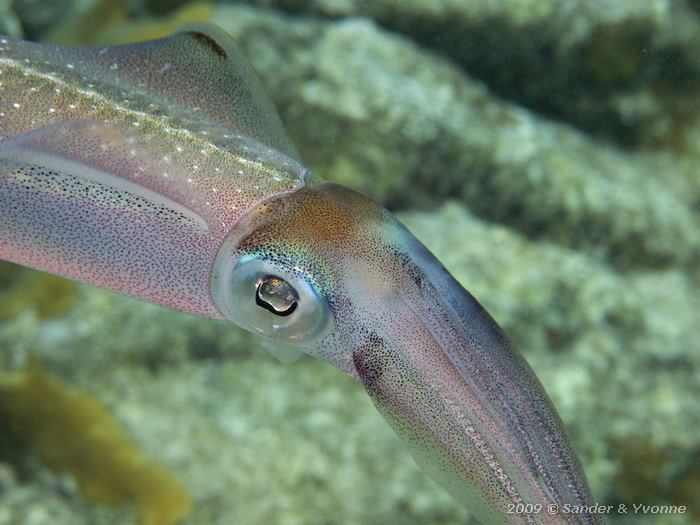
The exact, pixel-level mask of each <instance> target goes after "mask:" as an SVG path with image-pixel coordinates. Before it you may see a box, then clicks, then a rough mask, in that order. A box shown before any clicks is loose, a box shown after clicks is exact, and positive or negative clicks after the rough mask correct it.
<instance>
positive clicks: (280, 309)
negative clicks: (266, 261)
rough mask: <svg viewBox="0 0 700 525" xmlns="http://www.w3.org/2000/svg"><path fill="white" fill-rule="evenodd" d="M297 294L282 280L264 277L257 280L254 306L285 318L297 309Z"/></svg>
mask: <svg viewBox="0 0 700 525" xmlns="http://www.w3.org/2000/svg"><path fill="white" fill-rule="evenodd" d="M298 301H299V294H298V293H297V291H296V290H295V289H294V287H293V286H292V285H291V284H289V283H288V282H287V281H285V280H284V279H280V278H279V277H275V276H274V275H266V276H264V277H263V278H261V279H259V280H258V285H257V287H256V289H255V304H257V305H258V306H260V307H261V308H264V309H265V310H267V311H269V312H272V313H273V314H275V315H278V316H280V317H287V316H288V315H291V314H292V313H293V312H294V310H296V309H297V304H298Z"/></svg>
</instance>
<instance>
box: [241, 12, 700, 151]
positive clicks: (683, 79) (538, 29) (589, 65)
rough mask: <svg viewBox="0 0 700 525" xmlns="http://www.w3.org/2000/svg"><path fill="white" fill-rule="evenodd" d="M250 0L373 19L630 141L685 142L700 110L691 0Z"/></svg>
mask: <svg viewBox="0 0 700 525" xmlns="http://www.w3.org/2000/svg"><path fill="white" fill-rule="evenodd" d="M249 3H253V4H258V5H265V6H270V5H274V6H278V7H281V8H283V9H285V10H288V11H292V12H300V13H309V12H311V13H316V14H319V15H322V16H324V17H328V18H331V19H335V18H340V17H349V16H362V17H368V18H371V19H374V20H376V21H377V22H378V23H379V24H381V25H382V26H384V27H387V28H389V29H391V30H394V31H399V32H401V33H404V34H406V35H408V36H410V37H411V38H412V39H413V40H416V41H418V42H420V43H421V44H423V45H424V46H427V47H430V48H432V49H435V50H437V51H439V52H440V53H442V54H445V55H447V56H449V57H450V58H451V59H452V60H454V61H455V62H456V63H458V64H460V65H461V66H462V67H463V68H464V69H465V70H466V71H467V72H469V74H471V75H473V76H475V77H478V78H480V79H482V80H483V81H484V82H486V83H487V84H488V85H489V87H490V88H491V89H492V90H493V91H494V92H495V93H497V94H498V95H499V96H501V97H504V98H507V99H510V100H513V101H515V102H517V103H518V104H521V105H524V106H526V107H530V108H533V109H535V110H537V111H538V112H541V113H544V114H547V115H549V116H552V117H555V118H558V119H562V120H566V121H570V122H573V123H574V124H575V125H576V126H577V127H580V128H583V129H585V130H586V131H588V132H591V133H593V134H595V135H597V136H599V137H605V138H606V139H607V140H612V141H615V142H617V143H620V144H623V145H625V146H628V147H641V146H648V147H655V148H671V149H675V148H680V147H683V145H684V144H685V141H684V139H683V138H682V136H680V135H679V131H678V128H679V126H680V127H683V126H685V125H687V123H688V120H689V117H691V116H692V118H693V120H695V121H697V117H698V116H700V115H698V113H697V112H696V111H692V107H693V105H694V104H693V101H694V100H696V99H697V96H698V95H699V94H700V61H698V56H697V52H696V50H697V48H698V45H700V18H699V17H698V16H697V15H696V13H694V12H693V7H695V8H697V6H696V5H695V6H693V5H689V4H688V3H687V2H684V1H674V2H657V1H655V0H621V1H615V2H570V1H565V0H544V1H532V2H527V1H522V0H495V1H494V0H477V1H469V2H463V1H459V0H437V1H436V0H410V1H396V0H369V1H368V0H343V1H336V0H311V1H306V0H303V1H302V0H250V2H249ZM689 109H690V110H691V111H690V114H689Z"/></svg>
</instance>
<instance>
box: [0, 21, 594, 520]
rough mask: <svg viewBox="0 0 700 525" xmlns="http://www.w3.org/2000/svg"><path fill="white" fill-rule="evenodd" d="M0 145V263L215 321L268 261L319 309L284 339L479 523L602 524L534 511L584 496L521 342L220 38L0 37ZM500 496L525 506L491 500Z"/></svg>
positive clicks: (582, 501) (196, 31) (232, 313)
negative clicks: (341, 172) (299, 142)
mask: <svg viewBox="0 0 700 525" xmlns="http://www.w3.org/2000/svg"><path fill="white" fill-rule="evenodd" d="M0 139H1V140H0V257H2V258H4V259H8V260H11V261H14V262H17V263H20V264H25V265H27V266H31V267H34V268H38V269H40V270H44V271H48V272H53V273H56V274H59V275H63V276H66V277H70V278H74V279H79V280H81V281H85V282H88V283H92V284H96V285H98V286H102V287H104V288H108V289H111V290H115V291H118V292H121V293H125V294H128V295H131V296H134V297H137V298H140V299H143V300H146V301H149V302H153V303H156V304H161V305H163V306H167V307H170V308H175V309H178V310H182V311H185V312H190V313H193V314H197V315H202V316H206V317H211V318H218V319H221V318H230V319H232V320H238V319H239V314H240V312H239V311H237V310H236V309H235V308H234V309H233V310H231V308H230V306H229V303H227V295H226V290H227V288H226V286H227V283H228V282H229V280H230V278H231V272H235V269H236V268H238V266H236V265H237V264H239V263H240V262H242V261H247V260H250V259H254V260H257V259H260V260H263V261H271V264H275V265H277V267H280V268H287V269H288V270H289V271H290V272H295V273H296V274H298V275H299V276H300V278H303V279H304V281H305V282H308V283H311V284H310V288H309V289H313V290H314V293H315V294H316V295H317V296H318V297H319V298H320V299H319V301H322V302H323V305H324V311H327V312H328V315H327V317H328V319H327V323H325V324H324V328H323V330H322V331H321V332H320V333H319V335H318V336H315V337H313V338H311V339H309V340H299V341H296V340H293V341H291V343H294V348H296V349H299V350H302V351H304V352H306V353H309V354H311V355H314V356H316V357H319V358H322V359H324V360H326V361H328V362H330V363H332V364H333V365H335V366H337V367H339V368H341V369H342V370H344V371H345V372H347V373H348V374H350V375H352V376H353V377H355V378H357V379H359V380H360V381H361V382H362V384H363V385H364V386H365V388H366V390H367V392H368V393H369V395H370V396H371V398H372V400H373V401H374V403H375V405H376V406H377V408H378V409H379V411H380V412H381V413H382V414H383V415H384V417H385V418H386V419H387V420H388V422H389V423H390V424H391V425H392V427H393V428H394V430H395V431H396V433H397V434H398V435H399V436H400V437H401V438H402V439H403V440H404V441H405V442H406V444H407V445H408V447H409V449H410V450H411V451H412V453H413V454H414V456H415V458H416V460H417V461H418V463H419V464H420V465H421V466H423V468H424V469H425V470H426V471H427V472H428V473H429V474H430V475H431V476H432V477H433V478H434V479H435V480H436V481H438V482H439V483H441V484H442V485H443V486H444V487H445V488H446V489H447V490H449V491H450V492H451V493H452V494H453V495H454V496H455V497H456V498H458V499H460V500H461V501H462V502H464V503H465V504H466V505H467V506H468V508H469V510H470V511H471V512H473V513H474V515H475V516H476V517H477V518H478V519H480V520H481V521H482V522H483V523H494V524H501V523H512V524H515V523H552V524H553V523H558V524H561V523H600V522H601V521H600V518H599V517H598V516H596V515H588V514H580V513H579V514H572V513H560V514H550V513H548V512H547V506H548V505H552V504H556V505H559V506H562V507H563V505H565V504H570V505H591V504H592V503H593V501H592V497H591V494H590V491H589V489H588V486H587V483H586V480H585V477H584V475H583V472H582V469H581V466H580V464H579V462H578V459H577V458H576V455H575V453H574V452H573V450H572V448H571V446H570V444H569V442H568V439H567V437H566V435H565V432H564V429H563V426H562V423H561V421H560V419H559V417H558V416H557V414H556V412H555V410H554V408H553V406H552V404H551V402H550V401H549V399H548V397H547V395H546V394H545V392H544V390H543V389H542V386H541V385H540V383H539V381H538V380H537V378H536V377H535V376H534V374H533V372H532V370H531V369H530V367H529V366H528V365H527V363H526V362H525V361H524V359H523V358H522V356H521V355H520V353H519V352H518V351H517V350H516V349H515V348H514V347H513V346H512V345H511V344H510V343H509V342H508V340H507V338H506V337H505V335H504V334H503V332H502V331H501V330H500V329H499V327H498V326H497V325H496V323H495V321H494V320H493V319H492V318H491V317H490V316H489V315H488V313H487V312H485V311H484V310H483V308H482V307H481V306H480V305H479V304H478V302H476V300H475V299H474V298H473V297H472V296H471V295H470V294H469V293H468V292H467V291H466V290H464V289H463V288H462V287H461V286H460V285H459V284H458V283H457V282H456V281H455V280H454V279H453V278H452V277H451V276H450V275H449V274H448V273H447V272H446V271H445V269H444V268H443V267H442V266H441V265H440V263H439V262H438V261H437V260H436V259H435V258H434V257H433V256H432V254H430V252H428V250H427V249H426V248H425V247H423V246H422V245H421V244H420V243H419V242H418V241H417V240H416V239H415V238H413V236H412V235H411V234H410V233H409V232H408V231H407V230H406V229H405V228H404V227H403V226H402V225H401V224H400V223H399V222H398V221H397V220H396V219H395V218H394V217H393V215H391V213H389V212H388V211H387V210H385V209H384V208H382V207H380V206H379V205H377V204H376V203H374V202H373V201H371V200H370V199H368V198H366V197H364V196H362V195H359V194H357V193H355V192H353V191H351V190H348V189H345V188H342V187H340V186H337V185H334V184H328V183H324V182H322V181H318V180H314V179H311V178H310V177H309V174H308V172H307V171H306V170H305V169H304V167H303V166H302V165H301V164H299V162H298V161H297V160H296V159H295V157H296V152H295V150H294V147H293V146H292V145H291V143H290V142H289V140H288V139H287V137H286V135H285V133H284V130H283V129H282V127H281V125H280V123H279V119H278V117H277V116H276V114H275V112H274V109H273V108H272V107H271V105H270V103H269V102H268V101H267V99H266V98H265V97H264V95H262V90H261V89H260V87H259V85H258V84H257V81H256V80H255V77H254V76H253V75H252V74H251V72H250V70H249V69H248V68H247V66H246V65H245V62H244V60H242V58H241V57H240V56H239V55H238V53H237V52H236V50H235V48H234V47H233V45H232V44H231V43H230V42H229V40H228V39H227V37H226V36H225V35H224V34H222V33H221V32H219V31H217V30H216V29H214V28H201V27H200V28H191V29H190V30H188V31H186V32H184V33H180V34H177V35H175V36H173V37H170V38H168V39H164V40H159V41H153V42H147V43H142V44H137V45H130V46H120V47H104V48H60V47H53V46H41V45H37V44H30V43H27V42H22V41H19V40H13V39H10V38H2V39H0ZM238 299H240V300H241V301H244V303H243V304H246V303H245V301H247V298H245V297H243V298H238ZM250 299H251V308H255V307H256V306H255V305H254V302H252V297H251V298H250ZM237 304H238V303H237ZM300 305H301V303H300ZM300 307H301V306H300ZM244 308H247V306H244ZM258 314H259V312H258ZM265 315H267V314H265ZM269 315H273V314H269ZM244 324H245V323H244ZM246 328H249V329H250V327H247V326H246ZM519 503H523V504H532V505H541V506H542V507H541V508H540V510H539V512H534V513H529V514H528V513H522V512H517V511H516V512H509V507H510V506H512V505H517V504H519Z"/></svg>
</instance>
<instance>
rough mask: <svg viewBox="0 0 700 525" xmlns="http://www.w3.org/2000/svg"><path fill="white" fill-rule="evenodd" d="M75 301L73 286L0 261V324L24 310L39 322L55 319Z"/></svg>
mask: <svg viewBox="0 0 700 525" xmlns="http://www.w3.org/2000/svg"><path fill="white" fill-rule="evenodd" d="M76 300H77V291H76V285H75V282H73V281H69V280H67V279H63V278H61V277H57V276H55V275H49V274H44V273H39V272H34V271H32V270H28V269H26V268H22V267H21V266H17V265H14V264H11V263H7V262H4V261H0V320H1V319H4V318H6V317H10V316H12V315H16V314H18V313H20V312H22V311H24V310H25V309H27V308H31V309H33V310H35V311H36V314H37V316H38V317H39V318H40V319H44V318H47V317H52V316H56V315H59V314H62V313H64V312H65V311H66V310H68V309H69V308H70V307H71V306H72V305H73V304H74V303H75V301H76Z"/></svg>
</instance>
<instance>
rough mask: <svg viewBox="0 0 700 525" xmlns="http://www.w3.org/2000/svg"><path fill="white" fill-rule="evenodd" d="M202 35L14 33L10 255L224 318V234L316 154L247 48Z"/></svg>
mask: <svg viewBox="0 0 700 525" xmlns="http://www.w3.org/2000/svg"><path fill="white" fill-rule="evenodd" d="M196 35H199V33H195V32H190V33H182V34H179V35H176V36H174V37H171V38H169V39H164V40H159V41H154V42H150V43H146V44H139V45H130V46H118V47H103V48H62V47H54V46H41V45H37V44H33V43H29V42H23V41H20V40H15V39H11V38H9V37H4V38H2V39H1V40H0V139H4V140H2V142H0V159H1V163H0V226H1V227H2V229H1V230H0V241H1V242H2V248H1V249H0V251H1V252H2V253H0V255H1V256H2V257H3V258H5V259H9V260H12V261H15V262H18V263H21V264H25V265H28V266H32V267H34V268H38V269H41V270H45V271H49V272H53V273H57V274H59V275H63V276H66V277H71V278H74V279H79V280H81V281H86V282H90V283H93V284H97V285H99V286H102V287H105V288H108V289H111V290H117V291H120V292H123V293H126V294H128V295H132V296H135V297H139V298H141V299H144V300H147V301H150V302H153V303H157V304H162V305H164V306H168V307H171V308H176V309H179V310H184V311H188V312H192V313H196V314H199V315H205V316H208V317H221V314H220V313H219V311H218V309H217V308H216V307H215V305H214V304H213V303H212V301H211V294H210V286H209V278H210V277H209V276H210V273H211V268H212V264H213V260H214V257H215V256H216V252H217V250H218V247H219V245H220V244H221V243H222V241H223V240H224V239H225V238H226V236H227V235H228V232H229V231H230V230H231V228H232V227H233V226H234V225H235V224H236V223H237V222H238V220H239V218H240V217H241V215H242V214H244V213H245V212H246V210H248V209H250V208H251V207H253V206H255V204H256V203H257V202H259V201H261V200H263V199H265V198H266V197H268V196H269V195H274V194H279V193H284V192H287V191H293V190H295V189H297V188H299V187H301V186H302V185H303V184H304V177H305V169H304V168H303V167H302V166H301V165H299V164H298V163H297V162H296V161H294V160H293V159H292V158H291V157H289V156H288V154H294V148H293V146H292V145H291V143H289V141H288V140H287V138H286V136H285V135H284V133H283V131H281V129H282V128H281V125H280V123H279V120H278V117H277V115H276V113H275V111H274V109H273V108H272V107H271V105H270V103H269V102H268V101H267V99H266V98H265V97H264V95H262V93H263V92H262V90H261V89H260V88H259V86H257V82H256V81H255V77H254V76H252V74H251V73H250V72H249V70H248V69H247V67H246V66H245V62H242V61H241V60H237V59H236V56H235V54H236V51H235V49H233V47H232V46H230V45H229V44H228V43H227V42H226V39H220V41H221V42H222V44H218V43H216V44H214V46H215V48H214V50H213V49H212V44H211V41H207V40H204V39H203V38H202V37H197V36H196ZM220 46H222V47H220ZM222 53H223V54H226V55H227V58H225V57H224V56H221V55H222ZM178 57H179V58H178ZM200 78H206V80H207V81H206V82H201V81H200ZM236 100H239V101H240V100H244V101H245V102H246V103H245V104H241V103H236ZM187 101H189V102H187ZM272 148H274V149H272ZM281 152H285V153H281Z"/></svg>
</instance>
